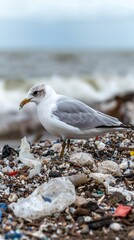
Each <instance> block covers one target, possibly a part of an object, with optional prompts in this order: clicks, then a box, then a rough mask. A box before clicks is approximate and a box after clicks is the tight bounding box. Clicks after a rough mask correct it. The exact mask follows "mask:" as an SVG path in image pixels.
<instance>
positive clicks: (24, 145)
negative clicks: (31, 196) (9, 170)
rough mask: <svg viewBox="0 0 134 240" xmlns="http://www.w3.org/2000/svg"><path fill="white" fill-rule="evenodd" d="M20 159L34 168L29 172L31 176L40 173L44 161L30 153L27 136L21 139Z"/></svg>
mask: <svg viewBox="0 0 134 240" xmlns="http://www.w3.org/2000/svg"><path fill="white" fill-rule="evenodd" d="M19 159H20V161H21V162H23V163H24V164H25V165H26V166H28V167H31V168H33V169H32V170H31V171H30V173H29V176H28V177H29V178H32V177H33V176H35V175H36V174H39V173H40V170H41V165H42V163H41V161H40V159H39V158H35V157H34V156H33V155H32V154H31V153H30V144H29V143H28V142H27V139H26V137H24V138H22V139H21V150H20V152H19Z"/></svg>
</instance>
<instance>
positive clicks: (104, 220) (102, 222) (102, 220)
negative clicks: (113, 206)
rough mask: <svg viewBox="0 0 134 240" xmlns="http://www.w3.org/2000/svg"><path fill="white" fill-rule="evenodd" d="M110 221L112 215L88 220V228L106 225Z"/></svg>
mask: <svg viewBox="0 0 134 240" xmlns="http://www.w3.org/2000/svg"><path fill="white" fill-rule="evenodd" d="M111 223H112V216H106V217H102V218H100V219H97V220H94V221H90V222H89V223H88V227H89V229H98V228H101V227H107V226H109V225H110V224H111Z"/></svg>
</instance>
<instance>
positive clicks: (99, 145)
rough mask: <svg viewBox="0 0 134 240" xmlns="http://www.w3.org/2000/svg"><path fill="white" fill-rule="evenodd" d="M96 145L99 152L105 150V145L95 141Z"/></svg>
mask: <svg viewBox="0 0 134 240" xmlns="http://www.w3.org/2000/svg"><path fill="white" fill-rule="evenodd" d="M96 145H97V148H98V150H100V151H102V150H104V149H105V148H106V144H105V143H103V142H99V141H96Z"/></svg>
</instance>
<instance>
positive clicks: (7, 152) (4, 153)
mask: <svg viewBox="0 0 134 240" xmlns="http://www.w3.org/2000/svg"><path fill="white" fill-rule="evenodd" d="M10 154H11V148H10V147H9V146H8V145H5V146H4V147H3V149H2V155H1V157H2V158H6V157H8V156H10Z"/></svg>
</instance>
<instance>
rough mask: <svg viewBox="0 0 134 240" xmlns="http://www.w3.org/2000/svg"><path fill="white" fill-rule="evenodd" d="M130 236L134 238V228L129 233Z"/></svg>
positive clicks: (131, 239)
mask: <svg viewBox="0 0 134 240" xmlns="http://www.w3.org/2000/svg"><path fill="white" fill-rule="evenodd" d="M128 238H129V239H130V240H133V239H134V229H133V230H131V231H130V232H129V233H128Z"/></svg>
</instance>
